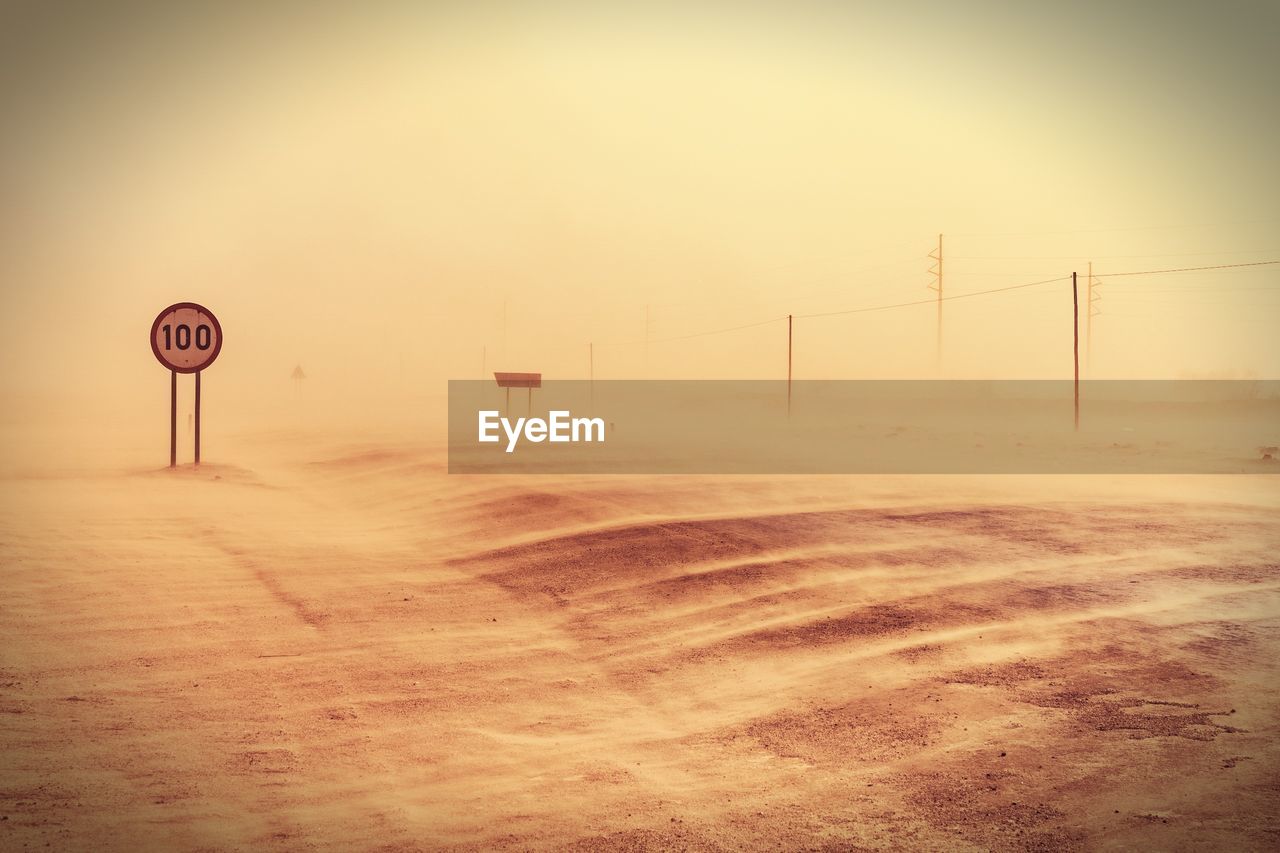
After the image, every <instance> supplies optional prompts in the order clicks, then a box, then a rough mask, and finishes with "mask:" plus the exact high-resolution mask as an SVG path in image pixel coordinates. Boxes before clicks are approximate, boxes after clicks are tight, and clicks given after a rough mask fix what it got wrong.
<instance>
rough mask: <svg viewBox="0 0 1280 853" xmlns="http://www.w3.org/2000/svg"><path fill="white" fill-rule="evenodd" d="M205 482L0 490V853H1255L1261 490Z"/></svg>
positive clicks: (288, 477) (697, 482) (917, 479)
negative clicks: (326, 852)
mask: <svg viewBox="0 0 1280 853" xmlns="http://www.w3.org/2000/svg"><path fill="white" fill-rule="evenodd" d="M160 455H161V456H162V455H163V451H162V449H161V451H160ZM206 458H211V459H212V460H213V461H212V462H210V463H209V464H205V465H203V466H201V467H200V469H198V470H194V469H192V468H191V467H190V466H185V467H181V468H179V469H177V470H174V471H170V470H167V469H166V468H164V467H161V466H162V465H163V460H162V459H161V458H157V459H156V460H155V462H156V464H151V463H146V464H130V465H97V466H94V465H86V466H83V467H79V468H77V467H74V466H73V467H65V466H64V467H62V468H57V469H53V468H51V469H48V470H42V469H39V468H38V467H35V466H25V467H24V466H23V465H21V464H18V463H15V464H12V465H9V466H8V467H7V468H6V470H5V473H4V477H3V481H2V482H0V501H2V506H3V513H2V514H0V562H2V564H3V582H4V594H3V596H2V597H0V630H2V631H3V637H4V640H3V644H0V712H2V713H0V739H2V743H3V758H2V759H0V762H2V766H0V847H2V848H4V849H6V850H20V849H25V848H53V849H64V850H70V849H84V850H88V849H94V850H138V849H163V850H224V849H232V850H234V849H255V850H262V849H265V850H308V849H345V850H358V849H369V850H416V849H455V850H492V849H499V850H503V849H512V850H523V849H552V848H556V849H581V850H594V849H620V850H669V849H687V850H739V849H787V850H797V849H814V850H859V849H902V850H917V849H919V850H987V849H993V850H1060V849H1161V850H1191V849H1197V850H1204V849H1217V850H1268V849H1276V848H1277V847H1280V817H1278V815H1280V748H1278V747H1277V734H1278V733H1280V672H1278V669H1280V664H1278V663H1277V661H1278V660H1280V562H1278V560H1280V558H1278V557H1277V554H1280V525H1277V520H1278V516H1277V509H1278V508H1280V478H1276V477H1274V476H1266V475H1247V476H1245V475H1241V476H1218V477H1209V476H1087V477H1086V476H1075V477H1073V476H1061V477H1032V476H1016V477H1014V476H1008V477H997V476H992V477H928V476H910V477H907V476H904V477H888V476H875V477H871V476H863V477H791V478H787V477H774V478H766V477H642V476H636V477H578V478H573V477H563V476H562V477H537V476H525V477H498V476H456V475H454V476H450V475H447V474H446V473H445V458H444V453H443V451H442V450H441V448H439V447H436V446H431V445H428V444H425V443H421V442H414V441H410V440H396V441H391V440H386V441H372V440H356V439H354V438H353V439H351V440H346V439H343V438H341V437H336V436H319V437H317V436H309V437H308V436H300V435H295V434H293V433H291V432H289V431H280V432H273V433H256V434H245V435H240V436H238V437H237V438H235V440H234V441H232V440H230V439H225V440H223V441H222V443H221V445H220V449H219V452H217V453H211V454H209V456H207V457H206ZM232 460H234V463H233V461H232ZM20 461H21V460H18V462H20Z"/></svg>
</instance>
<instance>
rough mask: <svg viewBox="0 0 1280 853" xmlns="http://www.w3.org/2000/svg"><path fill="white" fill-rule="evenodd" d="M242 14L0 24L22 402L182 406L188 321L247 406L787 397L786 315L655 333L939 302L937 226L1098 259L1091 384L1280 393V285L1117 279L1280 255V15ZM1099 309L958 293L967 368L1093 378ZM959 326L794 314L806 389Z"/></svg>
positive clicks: (921, 369)
mask: <svg viewBox="0 0 1280 853" xmlns="http://www.w3.org/2000/svg"><path fill="white" fill-rule="evenodd" d="M219 5H221V6H223V8H221V9H212V8H211V9H210V10H208V11H206V12H204V13H195V12H193V11H191V8H190V7H189V6H188V5H187V4H169V6H168V7H167V8H166V7H164V6H157V7H156V8H154V9H150V8H144V7H142V6H129V5H127V4H126V5H115V4H84V5H82V6H77V5H76V4H46V3H8V4H6V5H5V6H4V7H3V9H4V11H3V12H0V110H2V111H3V112H2V114H0V122H2V123H3V127H4V132H3V137H0V139H2V140H3V141H0V146H2V150H3V159H2V160H0V275H2V277H3V278H2V282H3V284H2V287H3V292H2V294H0V299H2V300H3V303H2V310H0V336H2V339H3V344H2V345H0V356H2V357H3V360H4V361H3V365H4V366H3V371H2V372H0V391H2V392H4V393H9V394H12V393H15V392H20V393H22V394H26V395H31V394H37V395H46V396H50V395H51V396H54V397H60V396H61V397H66V398H67V399H71V398H73V397H75V396H76V395H83V396H85V398H86V399H88V398H98V397H103V396H106V397H108V398H110V399H112V400H115V401H123V402H118V404H119V405H133V403H134V402H139V403H140V404H143V401H145V405H151V404H152V403H153V402H154V401H156V400H162V399H163V398H164V395H165V394H167V381H166V380H167V377H165V375H164V371H163V370H162V368H161V367H160V366H159V365H157V364H156V363H154V360H153V359H152V356H151V353H150V351H149V349H148V346H147V344H146V342H145V338H146V335H147V331H148V328H149V326H150V322H151V320H152V318H153V317H154V316H155V314H156V312H157V311H158V310H159V309H160V308H162V307H164V306H165V305H167V304H169V303H171V302H175V301H180V300H193V301H198V302H201V303H203V304H205V305H207V306H208V307H209V308H211V309H212V310H214V311H215V312H216V313H217V314H218V315H219V317H220V319H221V321H222V325H223V328H224V331H225V336H226V344H225V347H224V349H223V351H222V355H221V358H220V360H219V362H218V364H217V365H215V366H214V367H213V368H211V370H210V371H209V375H208V377H207V380H206V381H207V382H208V383H210V387H216V388H218V389H221V390H220V392H219V393H220V394H221V395H222V397H223V398H224V399H227V400H229V401H230V402H229V403H228V404H229V405H230V404H233V403H234V402H236V401H240V402H241V403H243V404H244V405H248V403H249V401H252V400H254V399H259V398H263V397H266V396H269V395H271V394H275V393H277V392H278V391H279V390H280V389H282V388H286V387H287V385H288V376H289V373H290V371H291V370H292V368H293V366H294V363H295V362H301V363H302V364H303V366H304V368H305V369H306V371H307V372H308V374H309V375H310V377H311V378H310V379H309V380H308V383H309V385H308V389H309V392H310V393H313V394H316V395H320V396H325V395H328V396H329V397H330V398H331V399H334V400H342V399H346V398H349V397H352V398H354V397H360V398H365V397H368V396H370V395H373V396H376V395H378V394H380V393H383V392H388V391H392V390H395V389H399V390H400V391H402V392H403V391H404V390H405V389H406V388H408V389H409V390H410V391H411V392H415V393H416V392H417V391H419V390H421V391H423V392H425V393H439V392H441V391H442V390H443V382H444V380H445V379H447V378H474V377H476V376H478V375H479V374H480V372H481V369H482V366H484V367H487V368H488V369H489V370H493V369H504V368H505V369H516V370H541V371H543V372H545V373H546V374H547V375H548V376H555V377H581V376H585V375H586V373H587V369H588V362H587V359H588V347H587V345H588V343H589V342H595V343H596V347H595V369H596V375H597V377H635V376H646V375H647V376H660V377H681V378H696V377H756V378H779V377H781V376H783V375H785V353H786V324H785V322H775V323H772V324H768V325H764V326H759V327H755V328H750V329H743V330H740V331H736V332H733V333H730V334H725V335H715V336H707V337H700V338H693V339H687V340H678V341H668V342H663V343H653V344H651V345H649V346H648V347H646V346H644V344H643V343H636V342H638V341H643V339H644V338H645V336H646V328H645V318H646V312H647V316H648V317H649V332H648V334H649V336H650V337H652V338H654V339H663V338H670V337H677V336H682V335H686V334H690V333H695V332H700V331H704V330H712V329H719V328H724V327H731V326H737V325H741V324H748V323H753V322H756V321H760V320H767V319H769V318H774V317H781V316H783V315H786V314H788V313H794V314H798V315H799V314H810V313H820V312H826V311H836V310H840V309H847V308H857V307H862V306H873V305H881V304H888V303H898V302H906V301H911V300H915V299H924V298H927V297H929V296H930V295H931V294H930V293H929V292H928V291H927V290H925V285H926V283H927V281H928V280H929V279H928V276H927V275H926V272H925V270H926V267H927V264H928V261H927V259H926V253H927V252H928V251H929V249H930V248H931V246H932V244H933V243H934V241H936V239H937V234H938V233H939V232H943V233H945V234H946V237H945V246H944V248H945V251H946V254H947V257H948V260H947V263H946V281H945V287H946V292H947V293H949V294H954V293H963V292H967V291H973V290H983V289H987V288H991V287H1003V286H1008V285H1011V284H1017V283H1021V282H1030V281H1036V280H1040V279H1045V278H1053V277H1057V276H1062V275H1067V274H1069V273H1070V272H1071V271H1072V270H1078V271H1079V272H1080V273H1082V274H1083V273H1084V271H1085V268H1086V263H1087V262H1088V261H1089V260H1093V262H1094V269H1095V272H1097V273H1099V274H1100V275H1102V276H1103V282H1104V283H1103V285H1102V288H1101V290H1100V291H1099V293H1100V294H1102V295H1103V297H1104V298H1103V300H1102V302H1101V303H1099V304H1100V306H1101V308H1102V309H1103V314H1102V315H1101V316H1100V317H1099V318H1097V320H1096V321H1095V322H1096V325H1095V327H1094V331H1093V344H1092V363H1091V365H1090V367H1089V371H1088V374H1087V375H1095V376H1141V377H1164V376H1175V375H1185V374H1188V373H1213V372H1235V373H1252V374H1256V375H1259V376H1268V377H1277V376H1280V344H1277V340H1278V339H1280V338H1278V336H1277V335H1276V334H1275V318H1276V316H1277V312H1276V308H1277V307H1280V299H1278V298H1277V293H1280V267H1261V268H1253V269H1243V270H1225V271H1219V272H1209V273H1187V274H1178V275H1164V276H1156V277H1140V276H1133V277H1126V278H1115V279H1109V280H1108V279H1107V278H1106V274H1107V273H1108V272H1120V271H1127V270H1143V269H1152V268H1166V267H1185V266H1202V265H1210V264H1220V263H1243V262H1248V261H1257V260H1266V259H1275V258H1280V239H1278V238H1277V237H1276V236H1275V233H1276V228H1277V225H1280V209H1278V208H1280V202H1278V201H1277V199H1278V198H1280V196H1277V193H1276V189H1277V186H1280V167H1278V166H1277V159H1276V157H1275V152H1274V146H1275V140H1276V139H1277V138H1280V133H1278V131H1280V117H1278V116H1280V111H1277V110H1276V108H1275V91H1274V89H1275V84H1276V81H1277V80H1280V53H1277V51H1276V50H1275V44H1276V39H1277V36H1280V11H1278V9H1280V7H1277V6H1276V5H1275V4H1229V3H1228V4H1221V3H1219V4H1194V5H1192V4H1175V3H1149V4H1113V3H1099V4H1016V3H976V4H975V3H911V2H893V3H883V4H879V3H871V4H844V5H837V4H808V5H806V4H794V3H789V4H779V5H776V6H770V5H763V4H761V5H754V6H743V5H740V4H732V5H731V4H719V5H702V6H698V7H697V9H696V10H692V9H690V8H685V5H686V4H670V5H666V4H634V5H633V6H632V7H629V8H628V7H624V6H621V5H607V6H606V5H601V4H582V5H575V6H571V5H539V6H538V7H537V8H536V9H535V8H533V6H532V4H520V5H519V6H517V5H516V4H510V5H507V4H478V5H477V4H456V5H454V4H430V3H417V4H415V3H403V4H391V3H386V4H375V3H371V4H352V5H350V6H349V7H348V8H347V10H346V11H343V12H337V11H333V12H329V11H323V10H322V9H321V7H320V6H316V5H311V4H308V5H305V6H303V5H297V6H293V5H279V6H276V7H274V8H275V11H273V12H270V13H267V12H261V11H248V9H249V8H250V6H251V5H253V4H246V6H244V7H238V8H239V9H240V11H230V9H229V7H230V4H219ZM52 7H56V9H55V8H52ZM1032 7H1038V8H1032ZM504 306H505V309H504ZM1070 306H1071V303H1070V290H1069V284H1054V285H1048V286H1040V287H1033V288H1026V289H1023V290H1017V291H1012V292H1009V293H1003V294H995V295H991V296H982V297H975V298H973V299H962V300H957V301H955V302H953V303H949V304H948V305H947V307H946V313H945V324H946V334H945V344H944V360H943V369H942V375H946V376H958V377H963V376H1005V377H1029V376H1065V375H1069V372H1070V366H1071V365H1070V356H1071V340H1070V322H1071V315H1070ZM504 316H505V323H504ZM934 322H935V317H934V310H933V308H932V306H916V307H908V308H903V309H898V310H893V311H883V312H876V313H865V314H852V315H847V316H840V317H831V318H825V319H801V320H797V321H796V346H795V366H796V371H797V376H802V377H805V378H825V377H832V376H926V375H934V372H935V361H934V355H935V354H934ZM484 352H487V355H482V353H484ZM482 359H484V361H482Z"/></svg>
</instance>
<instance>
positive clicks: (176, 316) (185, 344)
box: [151, 302, 222, 373]
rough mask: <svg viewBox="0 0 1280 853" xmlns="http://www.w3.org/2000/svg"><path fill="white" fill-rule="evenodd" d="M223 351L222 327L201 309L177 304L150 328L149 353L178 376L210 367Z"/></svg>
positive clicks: (164, 312)
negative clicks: (178, 374)
mask: <svg viewBox="0 0 1280 853" xmlns="http://www.w3.org/2000/svg"><path fill="white" fill-rule="evenodd" d="M221 350H222V326H221V325H220V324H219V323H218V318H217V317H215V316H213V314H212V312H210V311H209V309H208V308H205V307H204V306H203V305H197V304H196V303H194V302H177V303H174V304H173V305H170V306H169V307H168V308H166V309H164V310H163V311H161V312H160V313H159V314H158V315H157V316H156V321H155V322H154V323H152V324H151V351H152V352H153V353H155V356H156V360H157V361H159V362H160V363H161V364H163V365H164V366H165V367H167V368H168V369H170V370H176V371H177V372H178V373H195V372H196V371H197V370H204V369H205V368H206V367H208V366H209V365H211V364H213V361H214V359H216V358H217V357H218V353H219V352H220V351H221Z"/></svg>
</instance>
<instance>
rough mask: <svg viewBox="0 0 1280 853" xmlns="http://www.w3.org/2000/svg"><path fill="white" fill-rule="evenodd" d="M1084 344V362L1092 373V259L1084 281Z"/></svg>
mask: <svg viewBox="0 0 1280 853" xmlns="http://www.w3.org/2000/svg"><path fill="white" fill-rule="evenodd" d="M1084 292H1085V300H1084V306H1085V310H1087V311H1088V313H1087V314H1085V318H1084V322H1085V327H1084V329H1085V332H1084V333H1085V344H1084V363H1085V364H1086V365H1088V367H1089V372H1090V373H1091V374H1092V373H1093V261H1089V281H1088V282H1086V283H1085V291H1084Z"/></svg>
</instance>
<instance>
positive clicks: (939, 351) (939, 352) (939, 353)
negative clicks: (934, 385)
mask: <svg viewBox="0 0 1280 853" xmlns="http://www.w3.org/2000/svg"><path fill="white" fill-rule="evenodd" d="M936 346H937V356H936V357H937V360H938V370H939V371H941V370H942V235H941V234H939V235H938V340H937V344H936Z"/></svg>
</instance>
